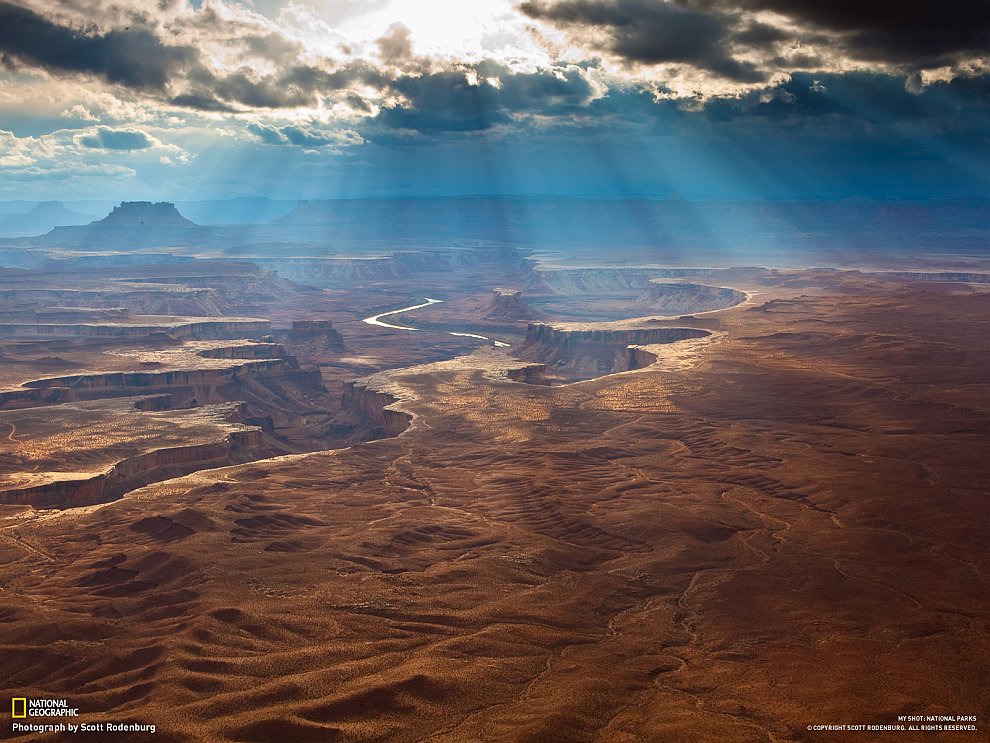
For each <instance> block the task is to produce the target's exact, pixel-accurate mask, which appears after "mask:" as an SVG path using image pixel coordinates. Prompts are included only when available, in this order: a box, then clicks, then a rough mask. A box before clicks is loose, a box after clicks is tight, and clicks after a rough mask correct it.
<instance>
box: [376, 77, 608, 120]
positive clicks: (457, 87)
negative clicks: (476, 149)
mask: <svg viewBox="0 0 990 743" xmlns="http://www.w3.org/2000/svg"><path fill="white" fill-rule="evenodd" d="M469 76H473V78H474V81H469V80H468V77H469ZM389 89H390V90H391V91H392V92H394V93H396V94H397V95H400V96H401V97H402V98H403V99H404V100H405V101H406V103H403V104H402V105H399V106H395V107H393V108H385V109H382V111H381V113H380V114H379V116H378V120H379V121H380V122H381V123H382V124H384V125H385V126H387V127H390V128H393V129H409V130H415V131H420V132H445V131H448V132H469V131H479V130H484V129H489V128H491V127H493V126H495V125H497V124H501V123H505V122H508V121H510V120H511V119H512V117H513V115H514V114H535V115H544V116H551V115H553V116H560V115H566V114H568V113H574V112H576V111H578V110H580V109H581V108H582V107H583V106H585V105H586V104H587V103H588V102H589V101H590V100H591V98H592V97H593V96H594V93H595V91H594V89H593V88H592V86H591V84H590V83H589V82H588V80H587V79H586V78H585V77H584V76H583V75H582V74H581V72H580V70H578V69H577V68H571V69H569V70H567V71H559V70H558V71H557V74H554V73H552V72H551V71H540V72H533V73H513V72H511V71H510V70H508V69H507V68H506V67H504V66H503V65H500V64H498V63H496V62H481V63H478V64H476V65H470V66H465V67H463V68H461V69H455V70H448V71H444V72H436V73H433V74H427V75H422V76H418V77H413V76H407V77H400V78H398V79H397V80H394V81H393V82H392V83H391V84H390V86H389Z"/></svg>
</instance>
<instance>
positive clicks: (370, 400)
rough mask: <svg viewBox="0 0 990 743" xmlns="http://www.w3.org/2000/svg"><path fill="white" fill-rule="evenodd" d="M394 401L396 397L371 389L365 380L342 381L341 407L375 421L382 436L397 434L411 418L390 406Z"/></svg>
mask: <svg viewBox="0 0 990 743" xmlns="http://www.w3.org/2000/svg"><path fill="white" fill-rule="evenodd" d="M396 402H398V398H396V397H395V396H394V395H391V394H389V393H388V392H380V391H377V390H374V389H372V388H371V387H369V386H368V382H367V381H366V380H363V379H356V380H352V381H350V382H345V383H344V396H343V400H342V405H343V407H344V408H345V409H347V410H350V411H352V412H354V413H357V414H358V415H360V416H362V417H364V418H367V419H368V420H370V421H372V422H373V423H375V424H376V425H377V426H378V427H379V428H380V429H381V434H382V437H387V436H398V435H399V434H400V433H402V432H403V431H405V430H406V429H407V428H408V427H409V422H410V421H411V420H412V416H411V415H409V413H405V412H403V411H401V410H396V409H395V408H393V407H391V406H392V405H394V404H395V403H396Z"/></svg>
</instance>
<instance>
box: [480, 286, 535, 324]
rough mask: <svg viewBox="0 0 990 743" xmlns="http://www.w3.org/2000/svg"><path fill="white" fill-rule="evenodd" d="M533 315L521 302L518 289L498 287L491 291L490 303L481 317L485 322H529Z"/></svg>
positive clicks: (522, 301) (520, 294)
mask: <svg viewBox="0 0 990 743" xmlns="http://www.w3.org/2000/svg"><path fill="white" fill-rule="evenodd" d="M534 314H535V313H534V312H533V310H532V309H531V308H530V307H529V305H527V304H526V302H525V300H523V298H522V292H521V291H520V290H519V289H503V288H501V287H499V288H497V289H493V290H492V301H491V302H490V303H489V304H488V306H487V307H486V308H485V310H484V313H483V314H482V317H483V318H484V319H486V320H529V319H532V318H533V316H534Z"/></svg>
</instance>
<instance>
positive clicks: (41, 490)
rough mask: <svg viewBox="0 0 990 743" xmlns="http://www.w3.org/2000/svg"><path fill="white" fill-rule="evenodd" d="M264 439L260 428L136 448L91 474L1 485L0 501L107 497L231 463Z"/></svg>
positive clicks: (38, 504)
mask: <svg viewBox="0 0 990 743" xmlns="http://www.w3.org/2000/svg"><path fill="white" fill-rule="evenodd" d="M263 444H264V437H263V434H262V432H261V430H260V429H258V428H254V429H244V430H240V431H232V432H230V433H229V434H228V435H226V436H224V437H223V438H222V439H219V440H217V441H211V442H206V443H200V444H190V445H187V446H174V447H167V448H162V449H155V450H153V451H149V452H144V453H142V454H137V455H135V456H133V457H128V458H127V459H123V460H121V461H120V462H118V463H117V464H115V465H113V466H112V467H111V468H110V469H109V470H108V471H106V472H104V473H101V474H99V475H95V476H93V477H89V478H82V479H77V480H56V481H53V482H50V483H44V484H41V485H34V486H30V487H24V488H12V489H9V490H3V491H0V503H2V504H6V505H11V504H15V505H27V506H33V507H35V508H59V509H61V508H75V507H78V506H88V505H94V504H97V503H105V502H107V501H110V500H113V499H114V498H118V497H120V496H121V495H123V494H124V493H125V492H127V491H128V490H132V489H134V488H136V487H140V486H142V485H145V484H147V483H150V482H156V481H160V480H165V479H168V478H171V477H180V476H182V475H186V474H189V473H190V472H195V471H197V470H201V469H205V468H208V467H221V466H224V465H227V464H231V460H232V459H233V458H234V457H235V455H236V453H237V452H238V451H247V450H251V449H258V448H260V447H261V446H263Z"/></svg>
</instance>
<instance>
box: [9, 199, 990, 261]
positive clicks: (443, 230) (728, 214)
mask: <svg viewBox="0 0 990 743" xmlns="http://www.w3.org/2000/svg"><path fill="white" fill-rule="evenodd" d="M262 201H263V202H265V203H261V202H259V203H258V204H257V205H256V206H258V207H259V208H260V207H261V206H265V204H267V207H266V208H271V209H272V210H273V213H274V212H278V211H281V210H284V209H285V208H286V206H287V204H286V203H285V202H281V203H280V202H268V201H267V200H262ZM217 204H220V206H217ZM221 207H223V208H225V209H227V212H225V213H226V214H228V215H229V216H234V215H236V214H237V213H239V212H240V211H241V210H243V209H245V208H249V207H250V202H247V201H245V200H233V201H231V202H215V203H214V202H204V205H203V206H202V208H201V213H209V214H211V215H213V218H215V217H216V216H217V215H218V214H220V213H221V212H222V209H221ZM276 207H277V208H276ZM30 214H32V215H35V216H34V217H32V219H37V220H38V222H36V224H41V222H42V219H43V218H46V219H48V220H49V222H48V223H47V224H50V223H51V220H55V221H56V223H57V222H58V220H62V221H63V224H65V220H68V219H69V218H70V217H71V218H72V220H73V221H75V222H76V225H75V226H57V227H54V228H53V229H50V231H48V232H46V233H45V234H43V235H41V236H39V237H29V238H23V237H21V238H17V239H16V240H9V239H8V240H6V241H5V242H6V243H7V244H16V245H20V246H23V247H45V248H63V249H113V250H129V249H144V248H152V247H182V246H186V247H192V248H195V249H197V250H198V249H200V248H208V249H209V250H211V251H220V252H223V253H226V254H228V255H236V256H241V257H245V256H251V255H256V256H275V257H278V256H292V255H303V256H325V255H333V254H349V253H350V254H354V253H360V252H367V251H369V250H401V249H403V248H417V247H424V246H427V247H442V246H445V245H512V246H517V247H521V248H529V249H533V250H548V251H556V252H558V253H560V254H568V253H569V254H572V255H581V256H588V259H589V260H592V259H597V260H607V259H608V256H609V253H610V252H611V250H612V248H622V249H623V250H626V251H627V252H628V249H634V250H635V252H636V253H637V254H638V255H642V256H647V257H649V258H654V259H655V260H656V261H658V262H664V261H678V262H683V261H687V262H689V263H691V264H702V263H704V262H705V261H706V260H707V259H709V258H714V257H717V258H719V259H731V260H733V261H736V260H738V261H747V262H748V261H751V260H759V259H760V257H761V256H762V257H765V259H766V260H769V259H770V258H771V257H773V256H779V255H784V254H787V255H792V256H798V257H802V256H807V259H808V260H809V261H811V260H816V259H817V258H819V257H821V258H824V257H825V256H836V255H839V254H843V255H844V254H846V253H848V254H850V255H852V254H855V253H860V254H863V253H886V254H903V253H904V252H905V251H911V252H915V253H922V252H924V253H932V254H939V253H961V252H970V253H973V254H980V255H985V254H987V253H988V252H990V201H986V200H965V201H963V200H960V201H944V202H935V201H932V202H894V201H890V202H887V201H884V202H881V201H840V202H813V201H795V202H714V201H711V202H703V201H675V200H670V201H657V200H650V199H580V198H550V197H547V198H532V197H463V198H420V199H354V200H334V201H301V202H299V203H298V204H297V205H296V206H295V208H293V209H292V210H291V211H289V212H288V213H284V214H282V215H281V216H278V217H277V218H275V219H274V220H272V221H271V222H269V223H267V224H229V225H202V224H198V223H197V222H195V221H192V220H190V219H188V218H187V216H186V215H183V213H181V211H180V210H179V209H177V208H176V206H175V205H174V204H171V203H167V202H161V203H156V204H153V203H151V202H124V203H122V204H121V205H119V206H117V207H115V208H114V209H113V210H112V211H111V212H110V214H109V215H108V216H107V217H105V218H103V219H101V220H98V221H93V222H91V223H89V224H84V225H82V224H79V222H81V221H84V220H85V219H86V218H85V216H84V215H81V214H78V213H75V212H71V211H70V210H68V209H66V208H65V207H64V206H63V205H61V204H58V203H57V202H53V203H51V204H43V205H39V206H38V207H37V208H36V209H35V210H34V211H33V212H31V213H30ZM23 216H24V217H25V221H24V222H22V223H20V224H22V225H27V224H28V222H27V221H26V217H27V216H28V215H23ZM10 219H13V217H12V216H8V217H3V216H2V214H0V223H2V222H3V221H5V220H10ZM43 226H44V225H43ZM26 232H29V230H27V229H25V230H23V231H19V232H17V233H8V234H18V235H23V234H25V233H26Z"/></svg>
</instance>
